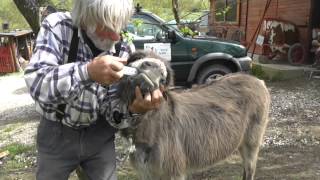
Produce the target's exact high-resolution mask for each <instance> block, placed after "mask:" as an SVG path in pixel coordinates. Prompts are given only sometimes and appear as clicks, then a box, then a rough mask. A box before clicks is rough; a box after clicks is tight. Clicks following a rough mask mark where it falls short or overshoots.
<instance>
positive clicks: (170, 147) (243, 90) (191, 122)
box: [119, 52, 270, 180]
mask: <svg viewBox="0 0 320 180" xmlns="http://www.w3.org/2000/svg"><path fill="white" fill-rule="evenodd" d="M140 53H141V52H140ZM146 56H149V55H148V54H147V55H146ZM146 56H144V57H142V58H145V57H146ZM140 58H141V57H140ZM138 60H139V59H138ZM167 67H168V66H167ZM136 68H138V69H139V68H140V67H136ZM167 71H168V72H169V76H170V77H162V78H160V79H167V80H168V81H166V82H157V83H159V84H165V85H166V86H167V85H169V84H170V83H169V81H170V79H172V73H171V70H170V68H167ZM157 73H159V72H157ZM160 74H161V73H160ZM131 78H134V77H131ZM158 79H159V78H158ZM132 82H133V81H132V79H131V80H130V81H128V80H125V79H124V80H123V81H122V82H121V83H122V85H121V89H120V90H119V92H120V94H119V95H120V96H121V97H122V100H123V101H124V103H128V102H129V101H131V100H132V99H133V97H129V96H128V95H130V96H134V93H133V92H132V91H134V88H132V87H134V86H135V85H136V84H132ZM147 84H148V83H146V84H145V86H146V85H147ZM144 88H146V87H144ZM146 89H147V90H150V87H149V88H146ZM129 91H131V92H130V93H129ZM164 95H165V101H164V102H163V103H162V104H161V106H160V108H159V109H157V110H153V111H149V112H147V113H145V114H143V115H142V116H140V117H139V119H138V122H139V123H138V124H137V125H136V126H135V127H131V128H129V129H127V130H124V132H125V134H126V135H127V136H130V137H131V138H132V140H133V144H134V145H135V151H134V152H132V154H130V160H131V162H132V165H133V166H134V168H135V169H136V170H137V171H138V173H139V175H140V178H141V179H143V180H160V179H161V180H183V179H185V178H186V177H187V175H188V174H189V173H192V172H194V171H199V170H203V169H206V168H208V167H211V166H212V165H213V164H215V163H216V162H218V161H220V160H223V159H225V158H226V157H228V156H229V155H231V154H232V153H233V152H235V151H236V150H239V152H240V154H241V157H242V159H243V167H244V174H243V179H245V180H252V179H253V178H254V174H255V169H256V162H257V156H258V152H259V147H260V145H261V142H262V138H263V135H264V132H265V129H266V126H267V123H268V112H269V106H270V95H269V92H268V90H267V88H266V86H265V84H264V82H263V81H261V80H259V79H257V78H255V77H253V76H250V75H244V74H232V75H228V76H224V77H222V78H221V79H218V80H216V81H214V82H213V83H211V84H210V85H204V86H200V87H197V88H195V89H191V90H189V91H183V92H180V93H177V92H173V91H169V90H167V91H165V92H164Z"/></svg>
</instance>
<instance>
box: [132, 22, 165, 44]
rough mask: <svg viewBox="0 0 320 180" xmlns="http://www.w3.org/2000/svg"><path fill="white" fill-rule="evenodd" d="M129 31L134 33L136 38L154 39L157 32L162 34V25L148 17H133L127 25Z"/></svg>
mask: <svg viewBox="0 0 320 180" xmlns="http://www.w3.org/2000/svg"><path fill="white" fill-rule="evenodd" d="M127 31H128V32H129V33H131V34H133V37H134V40H152V39H155V38H156V36H157V34H159V33H160V34H162V33H163V32H162V29H161V27H160V25H158V24H155V23H154V22H151V21H150V20H148V19H146V18H133V19H132V20H131V22H130V23H129V25H128V26H127Z"/></svg>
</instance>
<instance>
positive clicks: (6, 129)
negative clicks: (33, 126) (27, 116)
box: [3, 123, 21, 133]
mask: <svg viewBox="0 0 320 180" xmlns="http://www.w3.org/2000/svg"><path fill="white" fill-rule="evenodd" d="M19 126H21V124H20V123H17V124H9V125H7V126H6V127H5V128H4V130H3V132H5V133H9V132H11V131H13V130H15V129H16V128H17V127H19Z"/></svg>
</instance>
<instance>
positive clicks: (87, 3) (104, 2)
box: [25, 0, 162, 180]
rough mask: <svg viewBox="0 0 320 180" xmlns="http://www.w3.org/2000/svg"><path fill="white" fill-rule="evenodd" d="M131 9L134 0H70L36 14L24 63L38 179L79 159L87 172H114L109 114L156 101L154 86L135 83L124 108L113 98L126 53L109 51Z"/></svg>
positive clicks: (96, 176)
mask: <svg viewBox="0 0 320 180" xmlns="http://www.w3.org/2000/svg"><path fill="white" fill-rule="evenodd" d="M132 11H133V3H132V0H76V1H74V7H73V10H72V13H71V14H70V13H62V12H58V13H53V14H50V15H49V16H48V17H47V18H46V19H44V21H43V22H42V26H41V30H40V32H39V34H38V37H37V42H36V47H35V52H34V54H33V56H32V58H31V61H30V64H29V66H28V67H27V69H26V70H25V81H26V84H27V87H28V88H29V90H30V94H31V96H32V98H33V99H34V100H35V102H36V110H37V111H38V112H39V113H40V115H41V121H40V124H39V127H38V133H37V149H38V169H37V174H36V178H37V179H38V180H67V179H68V177H69V175H70V173H71V172H72V171H73V170H75V169H76V167H78V166H79V165H80V166H81V167H82V169H83V170H84V171H85V173H86V175H87V176H88V178H89V179H92V180H107V179H111V180H114V179H116V174H115V169H116V157H115V147H114V133H115V132H116V130H115V129H114V128H113V127H111V126H110V125H109V123H108V121H110V119H112V118H114V114H119V112H120V113H121V117H122V118H123V119H130V118H132V117H131V114H132V113H143V112H146V111H148V110H151V109H154V108H157V107H158V106H159V104H160V103H161V100H162V93H161V91H160V90H159V89H157V90H155V91H153V92H150V93H149V94H146V95H144V96H142V95H141V92H140V90H139V88H136V97H137V98H136V99H135V100H134V101H133V103H132V104H130V105H128V107H127V108H123V106H121V107H120V105H119V104H118V103H117V102H118V100H117V99H116V98H115V97H116V96H115V92H116V82H117V81H118V80H119V79H120V78H121V77H122V76H123V66H124V65H123V64H125V62H126V59H125V58H121V57H114V56H112V54H113V52H114V51H113V49H114V44H115V43H116V42H117V41H118V40H119V39H120V31H121V29H123V28H124V27H125V26H126V25H127V23H128V21H129V19H130V17H131V15H132V13H133V12H132ZM121 49H124V50H125V51H128V48H121ZM119 54H126V53H119ZM116 111H117V113H115V112H116ZM117 118H119V117H117ZM117 121H119V120H118V119H117Z"/></svg>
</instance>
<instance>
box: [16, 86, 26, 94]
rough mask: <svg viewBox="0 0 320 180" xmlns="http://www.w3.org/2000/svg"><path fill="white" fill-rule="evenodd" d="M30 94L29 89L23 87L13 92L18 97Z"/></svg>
mask: <svg viewBox="0 0 320 180" xmlns="http://www.w3.org/2000/svg"><path fill="white" fill-rule="evenodd" d="M27 93H29V91H28V89H27V87H22V88H19V89H16V90H15V91H13V94H16V95H22V94H27Z"/></svg>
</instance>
